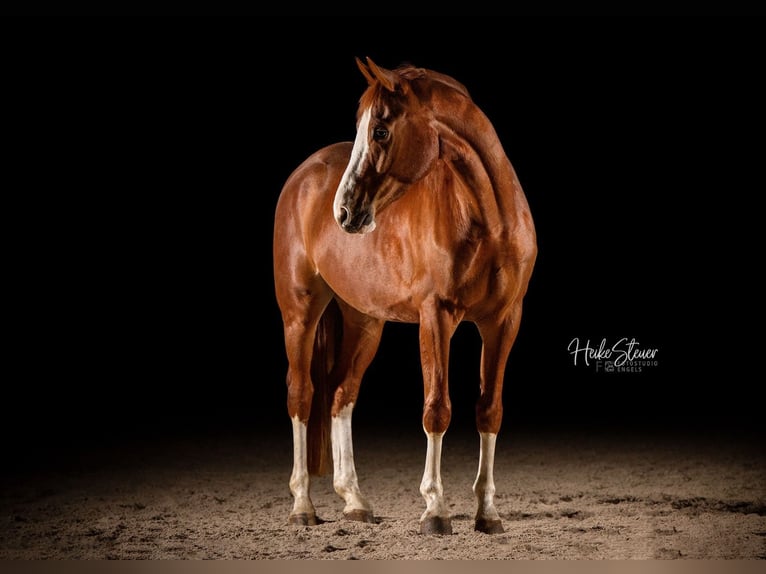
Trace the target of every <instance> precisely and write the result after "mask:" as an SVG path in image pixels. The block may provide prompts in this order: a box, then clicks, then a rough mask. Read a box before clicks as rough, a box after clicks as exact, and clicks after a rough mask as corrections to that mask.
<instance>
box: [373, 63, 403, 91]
mask: <svg viewBox="0 0 766 574" xmlns="http://www.w3.org/2000/svg"><path fill="white" fill-rule="evenodd" d="M367 65H368V66H369V69H370V71H371V72H372V73H373V74H375V78H376V79H377V80H378V81H379V82H380V83H381V84H383V87H384V88H386V89H387V90H388V91H389V92H393V91H394V90H396V87H397V85H398V84H399V77H398V76H397V75H396V74H395V73H394V72H392V71H391V70H386V69H385V68H381V67H379V66H377V65H376V64H375V62H373V61H372V60H371V59H370V58H369V57H368V58H367ZM367 81H368V82H369V78H368V80H367Z"/></svg>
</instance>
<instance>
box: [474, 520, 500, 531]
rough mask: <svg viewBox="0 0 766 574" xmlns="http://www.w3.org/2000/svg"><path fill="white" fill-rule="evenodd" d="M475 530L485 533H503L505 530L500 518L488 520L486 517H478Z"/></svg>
mask: <svg viewBox="0 0 766 574" xmlns="http://www.w3.org/2000/svg"><path fill="white" fill-rule="evenodd" d="M474 530H476V531H478V532H483V533H484V534H502V533H503V532H505V528H503V523H502V521H500V520H487V519H486V518H478V519H476V525H475V526H474Z"/></svg>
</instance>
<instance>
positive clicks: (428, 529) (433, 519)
mask: <svg viewBox="0 0 766 574" xmlns="http://www.w3.org/2000/svg"><path fill="white" fill-rule="evenodd" d="M420 533H421V534H438V535H445V534H452V521H451V520H450V519H449V517H447V518H443V517H441V516H430V517H429V518H426V519H425V520H421V521H420Z"/></svg>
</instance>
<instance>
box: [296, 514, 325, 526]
mask: <svg viewBox="0 0 766 574" xmlns="http://www.w3.org/2000/svg"><path fill="white" fill-rule="evenodd" d="M289 520H290V524H295V525H296V526H316V525H317V524H321V523H322V521H321V520H319V519H318V518H317V516H316V514H308V513H306V512H299V513H297V514H291V515H290V519H289Z"/></svg>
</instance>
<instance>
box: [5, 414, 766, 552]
mask: <svg viewBox="0 0 766 574" xmlns="http://www.w3.org/2000/svg"><path fill="white" fill-rule="evenodd" d="M286 428H287V427H286ZM280 431H281V429H280ZM355 451H356V462H357V471H358V474H359V478H360V485H361V488H362V491H363V492H364V493H365V494H366V496H367V497H368V498H369V499H370V501H371V502H372V504H373V507H374V510H375V514H376V516H377V523H375V524H362V523H355V522H348V521H345V520H344V519H343V518H342V506H343V505H342V501H341V500H340V498H339V497H338V496H337V495H336V494H335V493H334V491H333V489H332V481H331V478H330V477H320V478H317V479H314V481H313V484H312V488H313V498H314V503H315V505H316V507H317V511H318V514H319V515H320V517H321V518H323V519H324V520H326V522H325V523H323V524H321V525H319V526H315V527H298V526H292V525H289V524H288V523H287V516H288V513H289V511H290V508H291V505H292V498H291V495H290V492H289V489H288V479H289V475H290V470H291V456H292V453H291V443H290V437H289V433H282V432H275V433H274V435H273V436H271V437H269V438H268V439H265V438H259V437H253V436H247V435H238V436H235V437H228V438H224V437H218V438H211V437H208V438H200V437H197V438H185V439H174V440H170V439H165V440H163V441H159V442H153V443H152V444H148V443H147V444H142V443H136V444H132V445H128V444H121V445H120V447H119V448H112V449H111V450H109V449H100V450H99V449H97V450H90V451H88V452H86V453H82V452H81V453H79V454H78V455H77V456H76V457H74V456H73V458H71V459H70V460H66V459H65V458H64V460H61V461H59V463H58V464H55V465H43V466H41V467H39V468H38V470H36V471H32V470H29V469H26V470H22V469H16V470H15V471H11V472H6V473H5V475H4V477H3V478H2V480H0V486H2V489H1V490H0V559H2V560H17V559H111V558H115V559H267V560H274V559H339V560H345V559H436V558H439V559H492V560H496V559H517V558H521V559H568V560H574V559H590V560H598V559H705V560H708V559H719V558H726V559H746V560H750V559H766V502H765V501H766V455H765V454H764V449H763V445H762V444H761V443H759V442H758V441H757V440H741V439H740V438H735V437H729V438H723V437H720V436H718V437H716V436H714V435H706V436H697V437H694V438H692V437H690V436H686V437H680V436H678V435H667V434H656V435H651V436H649V435H646V434H642V435H630V434H620V433H614V434H609V433H606V434H602V435H596V434H587V433H575V434H568V433H565V432H562V433H550V434H548V435H546V436H539V435H538V436H535V435H533V434H531V433H523V432H518V433H515V434H509V433H506V434H501V436H500V439H499V441H498V453H497V461H496V467H495V479H496V485H497V504H498V509H499V511H500V514H501V516H502V518H503V520H504V526H505V530H506V532H505V533H504V534H498V535H484V534H479V533H476V532H474V531H473V514H474V512H475V502H474V498H473V494H472V492H471V485H472V482H473V479H474V474H475V471H476V465H477V461H478V438H477V437H476V436H475V435H474V434H473V433H467V432H465V433H463V432H453V433H448V434H447V436H446V437H445V444H444V458H443V465H442V470H443V480H444V488H445V494H446V496H447V500H448V504H449V506H450V508H451V510H452V515H453V534H452V535H450V536H441V537H440V536H423V535H420V534H418V519H419V516H420V514H421V512H422V511H423V509H424V503H423V500H422V498H421V496H420V494H419V492H418V486H419V483H420V478H421V473H422V469H423V461H424V456H425V439H424V437H423V436H422V435H421V434H420V433H419V432H403V431H398V432H397V434H396V435H394V436H391V435H388V436H387V435H386V434H385V433H383V432H379V431H378V432H373V431H366V432H365V431H358V432H357V433H356V443H355Z"/></svg>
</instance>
